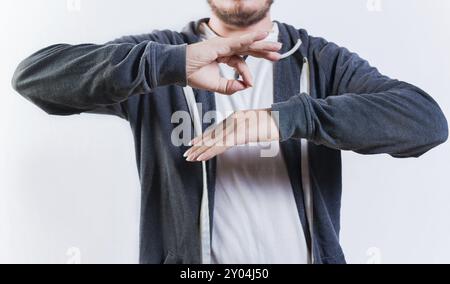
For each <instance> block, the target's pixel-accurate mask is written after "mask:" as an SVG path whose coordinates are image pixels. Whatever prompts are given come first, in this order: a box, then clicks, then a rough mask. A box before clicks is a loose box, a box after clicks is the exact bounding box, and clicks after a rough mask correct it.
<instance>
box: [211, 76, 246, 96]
mask: <svg viewBox="0 0 450 284" xmlns="http://www.w3.org/2000/svg"><path fill="white" fill-rule="evenodd" d="M247 88H248V86H247V85H246V84H245V83H244V82H243V81H241V80H228V79H225V78H223V77H221V78H220V79H219V87H218V88H217V92H218V93H221V94H224V95H232V94H234V93H236V92H240V91H243V90H245V89H247Z"/></svg>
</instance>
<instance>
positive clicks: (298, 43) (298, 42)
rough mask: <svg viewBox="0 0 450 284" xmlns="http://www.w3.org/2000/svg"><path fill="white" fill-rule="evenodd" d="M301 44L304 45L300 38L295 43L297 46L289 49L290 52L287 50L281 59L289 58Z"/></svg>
mask: <svg viewBox="0 0 450 284" xmlns="http://www.w3.org/2000/svg"><path fill="white" fill-rule="evenodd" d="M301 45H302V40H301V39H298V41H297V43H296V44H295V46H294V47H293V48H292V49H291V50H289V51H288V52H286V53H284V54H282V55H281V57H280V60H282V59H285V58H288V57H289V56H291V55H292V54H294V53H296V52H297V50H298V49H299V48H300V46H301Z"/></svg>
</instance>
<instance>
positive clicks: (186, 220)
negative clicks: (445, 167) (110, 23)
mask: <svg viewBox="0 0 450 284" xmlns="http://www.w3.org/2000/svg"><path fill="white" fill-rule="evenodd" d="M272 2H273V1H271V0H246V1H244V0H209V1H208V3H209V4H210V6H211V8H212V15H211V18H210V19H204V20H200V21H198V22H195V23H190V24H189V25H188V27H187V28H186V29H185V30H184V31H183V32H181V33H178V32H173V31H155V32H153V33H152V34H147V35H140V36H128V37H124V38H121V39H118V40H115V41H113V42H109V43H107V44H104V45H93V44H84V45H65V44H59V45H54V46H50V47H48V48H46V49H43V50H41V51H39V52H37V53H35V54H33V55H31V56H30V57H29V58H27V59H25V60H24V61H23V62H22V63H21V64H20V65H19V67H18V68H17V71H16V73H15V75H14V78H13V86H14V88H15V89H16V90H17V91H18V92H19V93H20V94H22V95H23V96H24V97H26V98H27V99H29V100H31V101H32V102H33V103H35V104H36V105H38V106H39V107H40V108H42V109H43V110H45V111H46V112H48V113H49V114H54V115H72V114H80V113H84V112H85V113H101V114H113V115H117V116H119V117H122V118H124V119H126V120H128V121H129V122H130V126H131V128H132V130H133V135H134V140H135V146H136V157H137V164H138V170H139V174H140V179H141V184H142V212H141V243H140V261H141V263H345V257H344V254H343V252H342V249H341V247H340V245H339V230H340V220H339V218H340V198H341V159H340V150H351V151H355V152H357V153H361V154H381V153H387V154H390V155H391V156H393V157H398V158H405V157H418V156H420V155H422V154H424V153H425V152H427V151H428V150H430V149H432V148H433V147H435V146H437V145H439V144H441V143H443V142H444V141H446V140H447V137H448V126H447V121H446V119H445V117H444V115H443V113H442V111H441V110H440V108H439V106H438V105H437V104H436V102H435V101H434V100H433V99H432V98H431V97H430V96H429V95H428V94H426V93H425V92H424V91H422V90H420V89H419V88H417V87H415V86H412V85H410V84H408V83H405V82H401V81H398V80H393V79H390V78H388V77H386V76H383V75H381V74H380V73H379V72H378V71H377V69H375V68H373V67H371V66H370V65H369V64H368V62H366V61H365V60H363V59H361V58H360V57H359V56H358V55H357V54H354V53H350V52H349V51H348V50H347V49H345V48H341V47H338V46H337V45H335V44H333V43H329V42H327V41H325V40H324V39H322V38H317V37H312V36H309V35H308V34H307V32H306V31H304V30H298V29H295V28H294V27H292V26H289V25H287V24H281V23H278V22H273V21H272V20H271V17H270V7H271V5H272ZM298 43H301V45H300V47H299V48H298V45H297V44H298ZM296 45H297V46H296ZM289 50H292V53H293V54H292V55H291V56H290V57H288V58H286V59H282V58H281V57H282V56H281V55H280V54H282V53H285V52H287V51H289ZM187 85H188V86H187ZM192 88H193V89H192ZM224 94H226V95H228V96H226V95H224ZM200 109H201V111H200ZM180 111H184V112H186V113H189V114H190V115H192V118H193V121H192V123H193V125H194V130H193V132H194V133H190V134H195V136H197V138H196V139H194V140H193V141H192V143H191V144H192V145H193V146H192V147H189V146H188V144H187V143H185V145H181V146H180V145H176V144H177V143H171V142H170V141H172V142H173V139H172V138H173V133H174V130H175V129H176V128H177V127H178V126H179V125H178V124H177V123H173V121H174V120H173V115H174V113H177V112H180ZM211 111H217V113H218V115H217V117H220V116H222V117H223V116H224V115H226V114H228V113H229V112H233V114H232V115H230V116H229V118H228V119H226V120H225V121H224V122H223V123H220V124H217V122H219V121H220V120H218V119H216V121H214V120H212V121H210V120H208V119H201V117H202V114H204V113H208V112H211ZM249 116H256V117H258V119H256V120H254V119H250V120H247V119H242V118H246V117H249ZM199 117H200V118H199ZM192 123H191V122H189V125H191V124H192ZM230 125H232V126H233V127H228V126H230ZM261 125H262V126H263V127H262V128H263V129H266V131H255V129H261ZM225 126H227V127H225ZM208 127H209V130H207V128H208ZM223 130H226V131H223ZM202 133H203V134H202ZM230 137H231V138H230ZM191 138H192V137H191ZM189 140H190V139H189ZM189 140H188V141H189ZM224 141H225V143H226V144H223V142H224ZM261 141H263V142H266V143H270V146H271V147H272V148H274V149H275V150H280V151H275V152H274V153H275V154H274V155H270V157H262V156H263V155H261V151H262V150H264V148H265V146H267V145H260V144H258V143H256V144H255V142H261ZM241 144H249V145H250V146H245V147H244V146H239V147H231V146H235V145H241Z"/></svg>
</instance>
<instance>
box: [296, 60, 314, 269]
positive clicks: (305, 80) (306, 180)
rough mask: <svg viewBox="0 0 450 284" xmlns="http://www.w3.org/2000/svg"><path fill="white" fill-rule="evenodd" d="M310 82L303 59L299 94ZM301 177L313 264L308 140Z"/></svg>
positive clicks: (306, 90)
mask: <svg viewBox="0 0 450 284" xmlns="http://www.w3.org/2000/svg"><path fill="white" fill-rule="evenodd" d="M310 85H311V82H310V69H309V61H308V58H306V57H303V67H302V72H301V75H300V93H304V94H307V95H308V96H309V95H310V94H311V86H310ZM300 174H301V177H302V187H303V194H304V199H305V208H306V218H307V221H308V226H309V233H310V239H311V243H310V252H309V253H310V256H309V262H310V263H311V264H314V261H315V260H314V258H315V256H314V227H313V218H314V216H313V211H314V210H313V200H312V198H313V196H312V190H311V177H310V172H309V152H308V140H306V139H302V140H301V173H300Z"/></svg>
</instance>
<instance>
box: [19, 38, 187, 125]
mask: <svg viewBox="0 0 450 284" xmlns="http://www.w3.org/2000/svg"><path fill="white" fill-rule="evenodd" d="M119 42H120V41H119ZM172 84H178V85H182V86H184V85H185V84H186V46H185V45H166V44H159V43H156V42H154V41H149V40H147V41H142V42H139V43H131V42H120V43H115V42H111V43H107V44H104V45H95V44H81V45H68V44H57V45H53V46H50V47H47V48H45V49H42V50H40V51H38V52H36V53H34V54H33V55H31V56H30V57H28V58H26V59H25V60H24V61H22V62H21V63H20V64H19V66H18V67H17V69H16V71H15V73H14V76H13V79H12V85H13V87H14V89H15V90H17V92H19V93H20V94H21V95H22V96H24V97H25V98H27V99H28V100H30V101H31V102H33V103H34V104H36V105H37V106H38V107H40V108H41V109H43V110H44V111H45V112H47V113H49V114H54V115H72V114H79V113H82V112H95V113H115V114H117V113H123V112H124V110H123V109H122V108H123V104H121V103H123V102H124V101H126V100H127V99H128V98H129V97H130V96H133V95H139V94H147V93H150V92H152V90H153V89H155V88H156V87H160V86H165V85H172ZM121 116H123V115H121Z"/></svg>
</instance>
